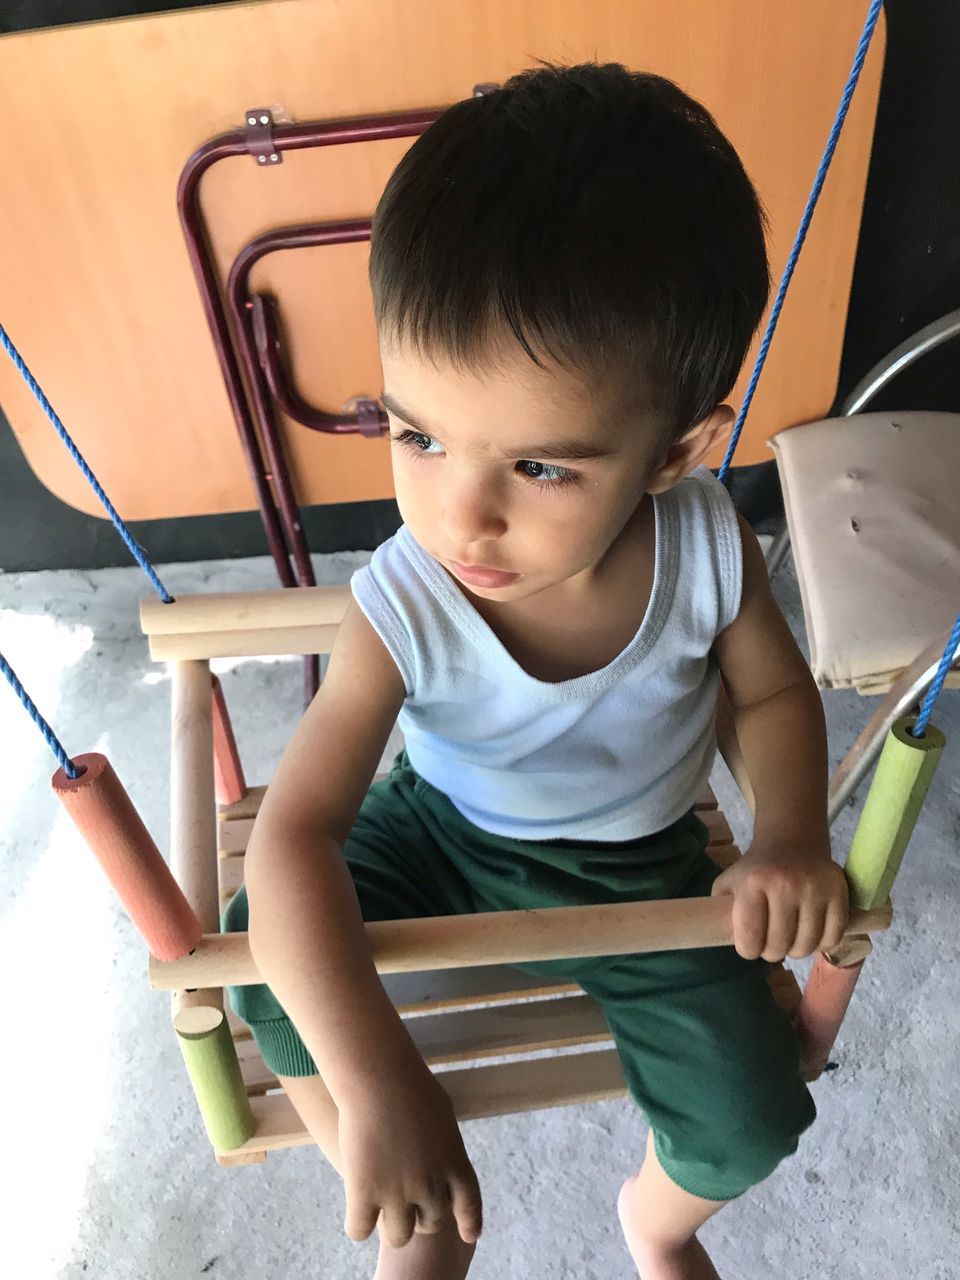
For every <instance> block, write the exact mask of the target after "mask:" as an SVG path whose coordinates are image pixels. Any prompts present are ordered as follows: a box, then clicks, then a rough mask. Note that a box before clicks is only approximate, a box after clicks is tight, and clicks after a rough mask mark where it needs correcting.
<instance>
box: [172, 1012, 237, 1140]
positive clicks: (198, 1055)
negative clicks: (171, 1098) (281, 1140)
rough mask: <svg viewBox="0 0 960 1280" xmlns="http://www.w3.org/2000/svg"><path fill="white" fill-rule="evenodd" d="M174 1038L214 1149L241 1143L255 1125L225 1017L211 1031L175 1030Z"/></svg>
mask: <svg viewBox="0 0 960 1280" xmlns="http://www.w3.org/2000/svg"><path fill="white" fill-rule="evenodd" d="M177 1039H178V1040H179V1041H180V1049H181V1051H182V1053H183V1060H184V1062H185V1063H186V1065H187V1071H188V1072H189V1073H190V1080H191V1082H192V1084H193V1090H194V1093H195V1094H196V1095H197V1103H198V1105H199V1107H200V1114H201V1115H202V1116H203V1123H204V1124H205V1126H206V1129H207V1135H208V1137H209V1138H210V1141H211V1142H212V1143H213V1145H214V1147H215V1148H216V1150H217V1151H233V1150H235V1149H236V1148H237V1147H242V1146H243V1144H244V1143H245V1142H246V1141H247V1140H248V1139H249V1138H252V1137H253V1132H254V1128H255V1125H254V1119H253V1112H252V1111H251V1110H250V1100H249V1099H248V1097H247V1091H246V1089H245V1087H244V1083H243V1076H242V1075H241V1073H240V1063H239V1062H238V1060H237V1050H236V1046H235V1045H234V1043H233V1037H232V1036H231V1034H230V1027H229V1026H228V1024H227V1020H226V1018H223V1019H222V1020H221V1022H220V1023H219V1024H218V1025H217V1026H216V1027H215V1028H214V1029H213V1030H212V1031H203V1032H200V1033H197V1034H192V1033H190V1032H185V1031H178V1032H177Z"/></svg>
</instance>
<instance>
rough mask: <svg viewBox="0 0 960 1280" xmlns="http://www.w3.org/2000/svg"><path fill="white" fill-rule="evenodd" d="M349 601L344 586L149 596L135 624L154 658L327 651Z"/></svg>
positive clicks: (178, 659) (246, 655) (228, 656)
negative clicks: (168, 600)
mask: <svg viewBox="0 0 960 1280" xmlns="http://www.w3.org/2000/svg"><path fill="white" fill-rule="evenodd" d="M349 602H350V588H349V587H348V586H336V587H298V588H297V590H296V591H289V590H287V589H286V588H280V589H279V590H276V591H243V592H223V593H221V594H214V595H195V596H182V597H178V598H177V599H176V600H175V601H174V602H173V603H172V604H162V603H161V602H160V601H159V600H157V599H156V598H155V597H153V598H151V599H148V600H143V601H141V603H140V625H141V627H142V628H143V631H144V633H145V634H146V635H147V637H148V638H149V641H150V654H151V657H153V658H154V659H156V660H158V661H168V662H182V661H185V660H187V659H202V658H207V659H209V658H242V657H253V656H258V655H286V654H304V653H329V652H330V650H331V648H332V647H333V642H334V640H335V638H336V634H337V628H338V627H339V625H340V623H341V621H342V620H343V615H344V613H345V612H346V609H347V605H348V604H349Z"/></svg>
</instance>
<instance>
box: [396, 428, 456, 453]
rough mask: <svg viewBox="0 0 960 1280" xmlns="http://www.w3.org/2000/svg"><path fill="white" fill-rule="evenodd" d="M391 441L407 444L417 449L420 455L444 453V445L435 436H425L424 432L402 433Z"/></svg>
mask: <svg viewBox="0 0 960 1280" xmlns="http://www.w3.org/2000/svg"><path fill="white" fill-rule="evenodd" d="M391 439H392V440H393V441H394V442H395V443H396V444H405V445H407V446H408V448H411V449H416V451H417V452H418V453H443V445H442V444H440V442H439V441H438V440H434V438H433V436H428V435H424V433H423V432H422V431H400V432H398V433H397V435H395V436H391Z"/></svg>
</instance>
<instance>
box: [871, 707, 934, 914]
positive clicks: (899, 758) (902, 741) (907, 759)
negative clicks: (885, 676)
mask: <svg viewBox="0 0 960 1280" xmlns="http://www.w3.org/2000/svg"><path fill="white" fill-rule="evenodd" d="M913 724H914V719H913V718H912V717H911V718H909V719H904V720H898V721H897V722H896V724H895V725H894V726H893V728H892V729H891V730H890V733H889V734H888V735H887V740H886V742H885V743H884V745H883V751H882V752H881V753H880V759H879V761H878V762H877V768H876V772H875V773H874V775H873V782H872V783H871V785H870V791H869V793H868V795H867V799H866V802H865V804H864V806H863V812H862V813H861V815H860V821H859V823H858V824H857V830H856V833H855V835H854V837H853V843H852V844H851V846H850V853H849V855H848V857H847V866H846V871H847V879H848V881H849V882H850V905H851V906H852V907H859V908H861V910H865V911H866V910H871V909H872V908H874V907H879V906H882V904H883V903H884V902H886V900H887V898H889V896H890V890H891V888H892V887H893V882H894V880H895V879H896V875H897V872H898V871H899V870H900V863H901V862H902V860H903V853H904V850H905V849H906V847H907V844H908V842H909V840H910V836H911V835H912V834H913V828H914V826H915V825H916V821H917V817H918V816H919V813H920V808H921V805H922V804H923V798H924V796H925V795H926V794H927V788H928V787H929V786H930V780H931V779H932V777H933V774H934V771H935V769H936V767H937V764H938V762H939V760H940V756H941V755H942V754H943V748H944V747H945V746H946V742H947V740H946V738H945V737H944V735H943V734H942V733H941V732H940V730H939V729H935V728H934V726H933V725H928V726H927V731H926V733H925V734H924V736H923V737H922V738H914V737H911V735H910V732H909V731H910V728H911V727H912V726H913Z"/></svg>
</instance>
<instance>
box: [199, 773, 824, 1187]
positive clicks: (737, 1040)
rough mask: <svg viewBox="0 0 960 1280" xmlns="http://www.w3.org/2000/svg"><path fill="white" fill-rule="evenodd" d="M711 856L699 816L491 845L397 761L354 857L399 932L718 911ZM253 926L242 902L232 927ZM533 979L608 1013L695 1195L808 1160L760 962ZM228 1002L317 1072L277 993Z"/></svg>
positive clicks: (791, 1072)
mask: <svg viewBox="0 0 960 1280" xmlns="http://www.w3.org/2000/svg"><path fill="white" fill-rule="evenodd" d="M706 843H707V831H706V828H705V826H704V825H703V823H702V822H701V821H700V820H699V818H697V817H696V816H695V815H694V814H692V813H691V814H688V815H687V816H686V817H684V818H681V819H680V821H679V822H676V823H674V825H673V826H671V827H669V828H668V829H667V830H666V831H662V832H660V833H658V834H657V835H655V836H647V837H645V838H643V839H640V840H633V841H628V842H623V843H616V844H611V843H607V844H591V843H589V842H584V841H579V840H550V841H543V842H540V841H536V842H534V841H525V840H513V839H508V838H505V837H501V836H495V835H491V834H490V833H489V832H486V831H482V830H480V829H479V828H478V827H475V826H474V825H473V824H472V823H470V822H468V821H467V820H466V819H465V818H464V817H462V816H461V814H460V813H459V812H458V811H457V810H456V808H454V806H453V804H451V802H450V801H449V800H448V799H447V797H446V796H444V795H443V794H442V793H441V792H439V791H437V790H436V788H435V787H432V786H431V785H430V784H429V783H428V782H425V781H424V779H423V778H421V777H420V776H419V775H418V774H417V773H415V772H414V770H413V769H412V767H411V766H410V764H409V762H408V760H407V758H406V754H405V753H401V754H400V755H399V756H398V757H397V759H396V761H395V763H394V766H393V770H392V772H391V773H390V776H389V777H388V778H387V779H385V780H384V781H382V782H378V783H375V784H374V785H373V786H372V787H371V788H370V791H369V792H368V794H367V797H366V799H365V800H364V802H363V805H362V807H361V809H360V813H359V814H358V816H357V820H356V823H355V824H354V827H353V830H352V832H351V834H350V837H349V839H348V840H347V842H346V844H345V846H344V851H343V852H344V857H345V859H346V862H347V864H348V866H349V867H350V872H351V874H352V876H353V880H354V884H355V885H356V889H357V895H358V897H359V900H360V908H361V911H362V913H363V917H364V919H365V920H394V919H401V918H408V917H415V916H430V915H455V914H461V913H463V914H465V913H469V912H475V911H510V910H516V909H522V908H531V907H560V906H574V905H592V904H596V903H603V902H625V901H636V900H639V899H653V898H682V897H685V898H690V897H706V896H708V895H709V893H710V887H711V885H712V883H713V881H714V879H715V878H716V876H717V875H718V874H719V869H718V868H717V866H716V864H715V863H714V862H713V861H712V860H711V859H710V858H709V857H708V855H707V853H706ZM246 927H247V901H246V894H245V891H244V890H242V889H241V890H240V892H239V893H237V894H236V896H235V897H234V898H233V900H232V901H231V902H230V904H229V906H228V907H227V909H226V911H225V913H224V919H223V928H224V930H225V931H229V932H236V931H242V930H245V929H246ZM523 967H524V968H525V969H528V970H530V971H532V972H534V973H538V974H542V975H549V976H551V977H554V976H560V977H562V978H564V979H566V980H568V981H572V982H576V983H578V984H579V985H580V986H581V987H582V988H583V990H584V991H585V992H586V993H587V994H588V995H590V996H592V997H593V998H594V999H595V1000H596V1001H597V1003H598V1004H599V1005H600V1007H601V1008H602V1010H603V1013H604V1016H605V1018H606V1020H607V1024H608V1026H609V1028H610V1032H611V1034H612V1036H613V1039H614V1041H615V1043H616V1046H617V1050H618V1051H619V1054H620V1058H621V1061H622V1063H623V1070H624V1075H625V1077H626V1080H627V1084H628V1085H629V1088H630V1092H631V1094H632V1095H633V1097H634V1099H635V1100H636V1102H637V1103H638V1104H639V1106H640V1107H641V1108H642V1109H643V1111H644V1113H645V1114H646V1117H647V1120H648V1122H649V1124H650V1127H651V1129H652V1130H653V1134H654V1140H655V1143H656V1149H657V1155H658V1157H659V1159H660V1163H661V1164H662V1165H663V1168H664V1169H665V1171H666V1172H667V1174H668V1175H669V1176H670V1178H672V1179H673V1181H674V1182H676V1183H677V1184H678V1185H679V1186H681V1187H683V1188H684V1189H685V1190H687V1191H689V1192H691V1193H692V1194H694V1195H698V1196H703V1197H704V1198H705V1199H708V1200H730V1199H733V1198H734V1197H735V1196H738V1195H741V1194H742V1193H743V1192H744V1191H746V1190H747V1189H748V1188H749V1187H751V1186H754V1185H755V1184H756V1183H757V1182H760V1181H761V1180H762V1179H763V1178H765V1177H767V1176H768V1174H770V1173H771V1172H772V1171H773V1170H774V1169H775V1168H776V1166H777V1165H778V1164H779V1162H780V1160H782V1159H783V1157H784V1156H787V1155H791V1154H792V1153H793V1152H794V1151H795V1150H796V1147H797V1141H798V1138H799V1135H800V1134H801V1133H802V1132H803V1130H804V1129H806V1128H807V1127H808V1126H809V1125H810V1124H811V1123H812V1122H813V1119H814V1116H815V1114H816V1113H815V1109H814V1105H813V1100H812V1098H811V1096H810V1093H809V1091H808V1089H807V1087H806V1085H805V1084H804V1083H803V1080H802V1079H801V1077H800V1070H799V1053H798V1044H797V1041H796V1038H795V1036H794V1033H793V1031H792V1029H791V1026H790V1023H789V1020H788V1018H787V1016H786V1014H785V1013H784V1012H783V1011H782V1010H781V1008H780V1007H779V1005H778V1004H777V1003H776V1001H775V1000H774V998H773V996H772V994H771V992H770V988H769V986H768V984H767V980H766V978H767V969H768V966H767V965H766V964H765V963H763V962H762V961H747V960H743V959H741V958H740V957H739V956H738V955H737V953H736V952H735V951H734V950H733V948H732V947H713V948H709V949H705V950H699V951H669V952H660V953H657V954H654V955H627V956H613V957H604V958H600V959H587V960H584V959H575V960H555V961H550V962H547V963H539V964H536V965H525V966H523ZM230 998H231V1003H232V1004H233V1007H234V1009H235V1010H236V1012H237V1013H238V1014H239V1015H240V1017H242V1018H243V1019H244V1020H245V1021H246V1022H247V1023H248V1024H249V1025H250V1028H251V1030H252V1032H253V1034H254V1036H255V1037H256V1040H257V1043H258V1045H259V1047H260V1050H261V1052H262V1054H263V1057H264V1061H265V1062H266V1064H267V1066H268V1067H270V1068H271V1070H273V1071H275V1072H276V1073H277V1074H278V1075H285V1076H304V1075H313V1074H316V1067H315V1065H314V1062H313V1059H312V1058H311V1056H310V1054H309V1052H308V1050H307V1048H306V1046H305V1045H304V1044H303V1041H302V1040H301V1039H300V1037H299V1035H298V1034H297V1032H296V1030H295V1028H294V1027H293V1024H292V1023H291V1022H290V1020H289V1018H287V1016H286V1015H285V1013H284V1011H283V1009H282V1008H281V1006H280V1004H279V1003H278V1002H277V1000H276V998H275V997H274V996H273V994H272V992H271V991H270V990H269V988H268V987H266V986H263V985H261V986H248V987H232V988H230Z"/></svg>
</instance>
